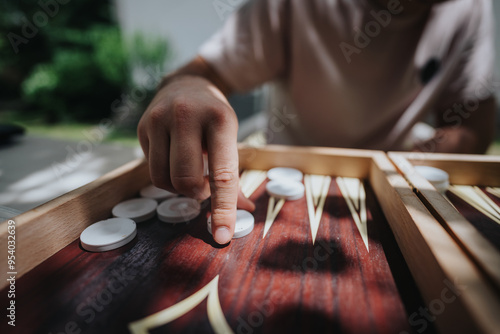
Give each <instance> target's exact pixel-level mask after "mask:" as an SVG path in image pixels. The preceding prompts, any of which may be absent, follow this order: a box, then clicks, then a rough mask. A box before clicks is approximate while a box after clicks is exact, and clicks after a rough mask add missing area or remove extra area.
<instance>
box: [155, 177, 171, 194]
mask: <svg viewBox="0 0 500 334" xmlns="http://www.w3.org/2000/svg"><path fill="white" fill-rule="evenodd" d="M151 183H153V185H154V186H155V187H158V188H161V189H165V190H168V191H170V192H175V189H174V188H173V187H172V185H171V183H170V180H169V179H168V178H167V177H166V176H165V175H155V174H151Z"/></svg>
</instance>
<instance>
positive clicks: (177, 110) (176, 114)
mask: <svg viewBox="0 0 500 334" xmlns="http://www.w3.org/2000/svg"><path fill="white" fill-rule="evenodd" d="M173 105H174V107H173V108H172V112H171V116H172V118H171V121H172V123H173V124H174V125H175V126H176V127H183V126H189V125H190V124H191V122H192V119H193V116H194V115H193V111H192V108H190V106H189V105H188V104H187V103H185V102H182V103H181V102H174V103H173Z"/></svg>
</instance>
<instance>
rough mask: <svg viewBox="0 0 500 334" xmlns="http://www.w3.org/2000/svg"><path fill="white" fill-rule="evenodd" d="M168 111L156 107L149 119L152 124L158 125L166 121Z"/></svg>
mask: <svg viewBox="0 0 500 334" xmlns="http://www.w3.org/2000/svg"><path fill="white" fill-rule="evenodd" d="M165 115H166V110H165V108H163V107H154V108H153V109H151V111H150V112H149V119H150V121H151V122H152V124H157V123H159V122H163V121H164V120H165Z"/></svg>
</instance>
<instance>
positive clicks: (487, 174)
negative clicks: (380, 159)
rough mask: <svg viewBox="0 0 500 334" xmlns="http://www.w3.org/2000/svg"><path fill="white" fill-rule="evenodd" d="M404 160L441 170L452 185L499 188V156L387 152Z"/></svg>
mask: <svg viewBox="0 0 500 334" xmlns="http://www.w3.org/2000/svg"><path fill="white" fill-rule="evenodd" d="M395 154H396V155H398V156H402V157H404V158H406V159H407V160H408V161H409V162H411V163H412V164H413V165H426V166H433V167H437V168H441V169H443V170H446V171H447V172H448V174H450V182H451V183H452V184H463V185H476V186H490V187H499V186H500V156H498V155H497V156H495V155H475V154H449V153H420V152H389V156H391V155H395Z"/></svg>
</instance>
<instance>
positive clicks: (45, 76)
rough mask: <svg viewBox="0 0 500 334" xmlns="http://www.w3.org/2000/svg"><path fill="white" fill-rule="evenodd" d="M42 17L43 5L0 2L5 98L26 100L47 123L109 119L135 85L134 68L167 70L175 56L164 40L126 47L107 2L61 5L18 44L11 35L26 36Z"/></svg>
mask: <svg viewBox="0 0 500 334" xmlns="http://www.w3.org/2000/svg"><path fill="white" fill-rule="evenodd" d="M54 3H56V2H55V1H54ZM52 10H54V7H52ZM37 12H42V13H45V11H44V10H43V8H42V7H40V5H39V4H38V0H23V1H4V2H2V4H0V34H1V35H2V38H1V39H0V86H1V87H4V89H0V99H1V100H9V99H21V100H22V101H23V102H25V104H24V107H25V108H24V110H23V113H24V114H25V116H30V117H34V118H35V117H36V118H37V119H40V117H41V118H42V119H43V121H45V122H48V123H57V122H61V121H65V122H71V121H86V122H92V121H98V120H100V119H102V118H105V117H109V116H110V115H111V108H110V106H111V103H112V102H113V101H114V100H116V99H118V98H120V96H121V95H122V93H126V92H127V90H128V89H130V88H131V87H132V86H133V84H134V83H133V82H132V75H131V74H130V73H131V72H132V69H135V68H137V67H141V66H154V67H155V69H156V70H160V71H161V70H162V69H163V65H164V64H165V61H166V59H167V57H168V55H169V48H168V45H167V43H166V41H165V40H163V39H160V38H156V39H147V38H145V37H144V36H143V35H141V34H136V35H134V37H133V38H132V39H131V40H130V41H128V43H126V42H124V40H123V38H122V35H121V33H120V30H119V28H118V26H117V24H116V22H115V20H114V18H113V7H112V6H111V2H110V1H109V0H108V1H103V0H85V1H71V2H69V3H67V4H65V5H59V8H58V9H57V12H56V11H55V10H54V12H56V13H55V15H53V17H51V16H49V15H47V17H48V23H47V24H46V25H44V26H40V27H38V28H37V29H38V32H37V33H36V35H35V36H34V37H32V38H27V40H28V42H27V43H19V44H18V45H17V46H16V47H13V46H12V45H11V43H12V42H11V41H9V38H5V37H6V36H8V34H9V33H10V34H11V36H12V33H14V34H16V35H17V36H19V37H20V38H25V36H24V35H23V27H24V26H26V24H27V23H26V22H27V21H29V22H31V24H33V20H34V19H33V17H34V16H33V15H36V13H37ZM16 48H18V52H17V53H16V52H15V51H16V50H15V49H16Z"/></svg>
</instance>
